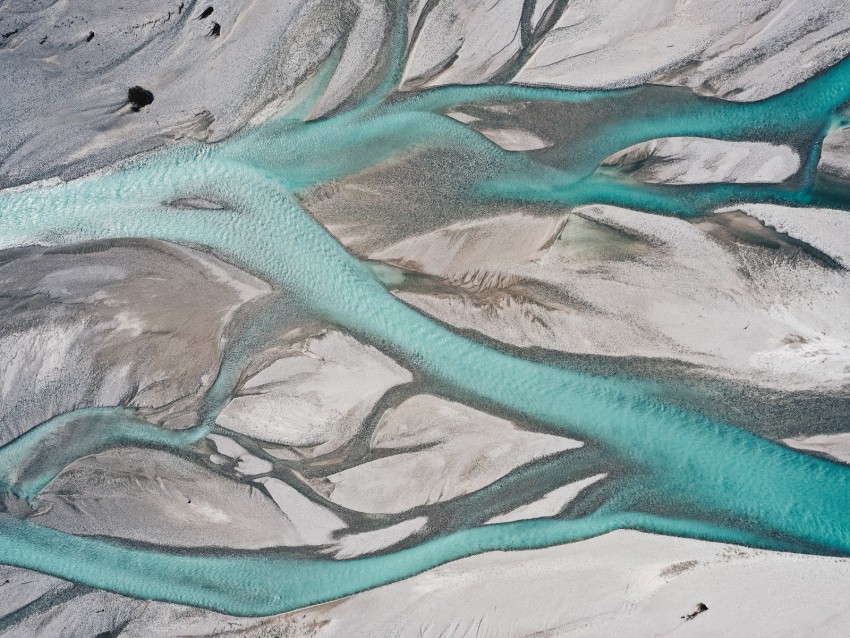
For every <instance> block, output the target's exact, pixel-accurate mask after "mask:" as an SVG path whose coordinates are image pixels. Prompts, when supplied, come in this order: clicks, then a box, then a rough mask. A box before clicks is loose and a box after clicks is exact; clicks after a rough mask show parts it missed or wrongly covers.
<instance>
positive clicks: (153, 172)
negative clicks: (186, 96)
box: [0, 60, 850, 615]
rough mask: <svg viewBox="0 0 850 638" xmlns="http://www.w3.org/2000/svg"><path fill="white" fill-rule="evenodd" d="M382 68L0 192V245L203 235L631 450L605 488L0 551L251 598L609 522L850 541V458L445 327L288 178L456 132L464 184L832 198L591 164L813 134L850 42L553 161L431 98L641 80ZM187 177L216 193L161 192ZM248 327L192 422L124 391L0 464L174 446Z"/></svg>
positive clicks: (833, 546) (541, 542) (447, 100)
mask: <svg viewBox="0 0 850 638" xmlns="http://www.w3.org/2000/svg"><path fill="white" fill-rule="evenodd" d="M393 72H394V71H392V69H391V70H390V74H392V73H393ZM387 86H389V84H386V83H384V84H382V85H381V87H379V88H380V89H381V90H379V91H376V92H375V93H373V94H372V95H370V97H369V98H368V99H367V100H366V101H365V102H364V104H363V105H361V106H360V107H358V108H356V109H354V110H352V111H349V112H348V113H345V114H342V115H338V116H336V117H331V118H327V119H325V120H322V121H319V122H315V123H311V124H304V123H303V122H301V121H300V120H298V119H297V117H295V115H302V114H303V112H304V111H303V110H302V112H301V113H297V112H296V113H295V114H294V115H291V116H290V117H289V118H281V119H279V120H276V121H273V122H269V123H267V124H265V125H263V126H260V127H258V128H256V129H254V130H252V131H249V132H247V133H245V134H242V135H240V136H238V137H236V138H234V139H232V140H230V141H227V142H225V143H222V144H218V145H215V146H202V145H186V146H181V147H175V148H172V149H169V150H166V151H161V152H157V153H153V154H150V155H148V156H145V157H143V158H140V159H139V160H137V161H135V162H132V163H131V164H129V165H128V166H126V167H124V168H123V169H122V170H118V171H115V172H111V173H106V174H102V175H97V176H93V177H89V178H85V179H81V180H78V181H75V182H72V183H69V184H65V185H61V186H55V187H49V188H41V189H34V190H29V191H23V192H9V193H5V194H0V247H11V246H18V245H25V244H31V243H37V242H50V243H59V242H71V241H79V240H94V239H105V238H111V237H145V238H158V239H163V240H168V241H176V242H184V243H190V244H200V245H203V246H208V247H210V248H212V249H214V250H215V251H216V252H217V253H218V254H220V255H223V256H224V257H226V258H227V259H229V260H231V261H232V262H233V263H235V264H238V265H240V266H241V267H243V268H246V269H248V270H250V271H252V272H254V273H256V274H258V275H259V276H261V277H263V278H264V279H266V280H268V281H270V282H274V283H276V284H278V285H279V286H280V287H281V288H282V289H283V290H286V291H288V292H290V293H292V294H293V295H294V296H295V297H296V298H297V299H298V301H299V304H300V305H301V306H302V307H303V308H304V309H305V310H306V311H309V312H312V313H314V314H316V315H319V316H321V317H323V318H325V319H327V320H329V321H332V322H334V323H336V324H338V325H339V326H341V327H343V328H344V329H346V330H348V331H349V332H351V333H352V334H354V335H355V336H356V337H357V338H358V339H361V340H363V341H365V342H368V343H371V344H373V345H375V346H376V347H378V348H380V349H382V350H383V351H385V352H387V353H388V354H390V355H391V356H394V357H397V358H398V359H399V360H401V361H402V362H403V363H404V364H405V365H407V366H409V367H410V368H412V369H414V370H416V371H417V372H418V373H420V374H421V375H423V376H424V377H425V378H428V379H431V380H434V381H436V382H438V383H439V384H440V386H441V387H443V388H446V392H447V394H449V395H450V396H453V397H456V398H458V399H460V400H468V399H470V398H471V399H474V400H475V401H476V402H480V403H483V404H486V405H490V406H492V407H493V408H494V409H500V410H507V411H509V412H512V413H515V414H518V415H521V416H524V417H526V418H529V419H533V420H536V421H539V422H544V423H547V424H549V425H550V426H552V427H554V428H557V429H559V430H561V431H563V432H564V433H565V434H568V435H570V436H574V437H576V438H580V439H582V440H585V441H591V442H595V443H597V444H598V445H599V446H601V448H602V449H603V450H604V451H605V452H606V453H607V454H609V455H610V457H611V458H612V459H613V460H615V461H616V462H618V463H621V464H623V465H624V466H627V467H629V468H630V472H629V473H628V474H626V475H625V476H624V477H623V478H621V479H619V481H620V484H619V488H620V489H619V491H618V492H617V496H616V497H615V498H613V499H611V500H609V501H608V502H607V503H606V504H605V505H604V506H603V507H601V508H600V509H599V510H598V511H596V512H595V513H594V514H592V515H590V516H587V517H585V518H582V519H579V520H538V521H525V522H519V523H511V524H505V525H497V526H486V527H480V528H473V529H466V530H462V531H458V532H455V533H453V534H450V535H447V536H445V537H442V538H438V539H436V540H432V541H429V542H427V543H424V544H422V545H420V546H418V547H415V548H412V549H408V550H404V551H401V552H396V553H393V554H388V555H383V556H378V557H372V558H365V559H358V560H351V561H330V560H306V559H305V560H294V559H292V558H287V557H282V556H281V557H269V556H266V555H264V556H262V557H258V556H253V555H252V554H250V553H239V552H234V553H233V554H232V555H228V556H222V555H216V554H213V553H204V552H200V553H197V554H186V553H182V554H179V555H178V554H174V553H170V552H168V551H165V550H158V549H156V548H139V547H131V546H129V545H122V544H121V543H118V542H114V541H108V540H103V539H94V538H78V537H74V536H71V535H67V534H64V533H61V532H56V531H53V530H48V529H44V528H41V527H38V526H36V525H33V524H32V523H28V522H22V521H19V520H16V519H12V518H9V517H0V563H6V564H13V565H20V566H23V567H29V568H32V569H37V570H40V571H44V572H47V573H51V574H55V575H57V576H61V577H63V578H68V579H70V580H74V581H77V582H81V583H85V584H88V585H92V586H95V587H100V588H104V589H109V590H113V591H117V592H121V593H125V594H129V595H132V596H138V597H143V598H153V599H159V600H169V601H174V602H181V603H189V604H193V605H201V606H206V607H211V608H215V609H219V610H222V611H227V612H230V613H236V614H244V615H259V614H269V613H273V612H278V611H283V610H286V609H292V608H295V607H299V606H303V605H306V604H310V603H315V602H319V601H323V600H328V599H331V598H335V597H338V596H342V595H345V594H348V593H352V592H355V591H359V590H361V589H364V588H368V587H373V586H376V585H379V584H382V583H386V582H389V581H392V580H396V579H399V578H403V577H405V576H409V575H411V574H414V573H417V572H419V571H422V570H424V569H427V568H429V567H432V566H434V565H438V564H440V563H443V562H446V561H449V560H454V559H456V558H459V557H461V556H467V555H470V554H474V553H477V552H481V551H486V550H490V549H497V548H505V549H522V548H532V547H542V546H547V545H551V544H554V543H561V542H567V541H571V540H576V539H580V538H586V537H589V536H594V535H597V534H600V533H603V532H606V531H609V530H611V529H617V528H622V527H628V528H635V529H643V530H647V531H653V532H658V533H663V534H676V535H681V536H691V537H697V538H705V539H711V540H718V541H724V542H734V543H741V544H747V545H753V546H759V547H768V548H773V549H783V550H793V551H810V552H817V553H825V554H839V555H844V554H848V553H850V468H847V467H844V466H841V465H838V464H834V463H830V462H827V461H824V460H820V459H816V458H813V457H809V456H804V455H801V454H799V453H797V452H795V451H792V450H789V449H787V448H784V447H782V446H779V445H776V444H774V443H772V442H770V441H767V440H764V439H761V438H758V437H756V436H753V435H751V434H748V433H746V432H743V431H741V430H739V429H737V428H735V427H734V426H733V425H730V424H724V423H718V422H716V421H713V420H711V419H708V418H706V417H704V416H701V415H699V414H695V413H692V412H688V411H685V410H682V409H679V408H675V407H671V406H669V405H664V404H662V403H660V402H658V401H657V400H655V399H653V398H651V397H649V396H647V395H646V394H645V393H644V391H643V390H642V386H641V385H639V384H636V383H629V382H626V381H618V380H610V379H603V378H597V377H593V376H589V375H586V374H581V373H578V372H574V371H570V370H566V369H562V368H557V367H553V366H547V365H543V364H540V363H534V362H530V361H526V360H523V359H520V358H516V357H512V356H509V355H507V354H504V353H502V352H499V351H496V350H493V349H491V348H488V347H487V346H485V345H482V344H480V343H478V342H475V341H472V340H470V339H467V338H464V337H461V336H459V335H457V334H455V333H453V332H451V331H450V330H448V329H447V328H445V327H443V326H442V325H440V324H438V323H435V322H433V321H431V320H430V319H428V318H427V317H424V316H423V315H421V314H419V313H417V312H416V311H414V310H412V309H410V308H409V307H407V306H405V305H404V304H402V303H400V302H399V301H397V300H396V299H395V298H394V297H393V296H392V295H390V294H389V293H388V292H387V291H386V289H385V288H384V286H383V285H382V284H381V283H380V282H379V281H378V280H377V279H376V278H375V275H374V274H373V272H372V270H371V269H370V268H368V267H367V266H365V265H363V264H361V263H360V262H359V261H358V260H356V259H354V258H353V257H352V256H351V255H349V254H348V253H347V252H346V250H345V249H344V248H343V247H342V246H340V245H339V243H338V242H337V241H336V240H335V239H334V238H333V237H332V236H331V235H329V234H328V233H327V232H326V231H325V230H324V229H323V228H322V227H321V226H320V225H318V224H317V223H316V222H315V221H314V220H313V219H312V218H311V217H310V216H309V215H308V214H306V213H305V212H304V211H303V210H302V209H301V207H300V206H299V204H298V201H297V199H296V198H295V196H294V193H296V192H299V191H304V190H306V189H309V188H310V187H313V186H316V185H319V184H321V183H323V182H326V181H328V180H331V179H334V178H338V177H343V176H347V175H351V174H352V173H354V172H356V171H358V170H362V169H365V168H368V167H370V166H374V165H375V164H377V163H380V162H382V161H384V160H387V159H390V158H393V157H397V156H399V155H401V154H404V153H406V152H409V151H410V150H414V149H423V148H437V149H440V148H463V149H464V150H466V151H469V152H473V153H476V154H480V155H481V156H482V157H485V158H487V159H488V161H489V162H490V163H491V164H492V166H493V167H494V171H493V173H492V174H491V175H488V176H484V177H483V178H482V180H481V181H480V182H479V183H474V182H473V183H470V186H469V188H470V196H471V197H473V196H474V197H504V198H510V199H517V200H523V201H525V200H545V201H553V202H560V203H567V204H578V203H584V202H610V203H616V204H619V205H623V206H628V207H632V208H644V209H648V210H653V211H656V212H664V213H670V214H679V215H693V214H696V213H699V212H701V211H706V210H710V209H711V208H713V207H715V206H718V205H721V204H725V203H729V202H732V201H777V202H783V203H792V204H807V203H822V202H829V203H832V204H835V205H841V202H840V201H838V202H836V201H834V199H831V198H833V197H834V196H833V195H830V196H829V197H827V196H826V195H824V194H821V193H818V192H816V191H813V190H812V189H811V183H812V180H808V179H803V180H802V181H801V188H799V189H797V190H792V189H785V188H781V187H757V188H751V187H742V186H714V187H705V188H680V189H677V188H660V187H659V188H650V187H645V186H639V185H635V184H627V183H625V182H617V181H613V180H611V179H606V178H604V177H600V176H592V175H591V176H588V175H589V174H590V173H591V172H592V170H593V168H594V167H595V166H596V165H597V164H598V162H599V161H600V160H601V159H603V158H604V157H605V156H607V155H608V154H610V153H611V152H613V151H615V150H618V149H619V148H622V147H624V146H628V145H630V144H632V143H635V142H638V141H642V140H645V139H650V138H653V137H660V136H666V135H705V136H712V137H717V138H723V139H781V138H782V137H783V136H790V135H792V134H793V135H796V134H800V135H803V136H804V137H806V136H808V138H810V141H811V144H812V147H813V148H814V149H816V148H817V144H818V136H819V135H820V134H821V133H822V132H824V131H825V130H826V127H827V126H829V124H830V122H831V121H832V117H833V113H834V111H835V109H836V108H837V107H839V106H840V105H841V104H842V103H843V102H845V101H846V100H847V99H848V98H850V60H845V61H844V62H842V63H841V64H839V65H837V66H836V67H834V68H833V69H831V70H830V71H829V72H827V73H825V74H822V75H820V76H818V77H817V78H815V79H813V80H811V81H809V82H808V83H806V84H804V85H802V86H800V87H798V88H796V89H794V90H793V91H790V92H788V93H785V94H783V95H780V96H778V97H776V98H773V99H771V100H766V101H764V102H760V103H755V104H729V103H724V102H720V101H716V100H706V99H699V98H694V97H687V96H686V97H684V98H683V97H682V93H681V92H679V91H674V90H671V91H670V95H671V103H670V104H671V105H670V108H669V109H663V108H659V106H658V104H656V105H655V106H654V108H643V109H635V110H634V112H632V113H630V114H629V115H628V116H623V117H622V118H620V119H619V120H617V121H614V122H611V123H610V124H609V125H608V126H606V127H604V128H600V129H596V130H593V131H591V132H587V133H585V134H584V135H583V136H580V137H578V138H577V139H575V140H574V143H571V144H570V146H569V148H565V149H564V150H563V152H564V153H572V154H575V156H576V157H574V158H572V159H570V161H569V162H565V163H564V164H558V162H554V161H552V157H551V156H550V157H549V158H548V160H547V161H548V164H549V165H544V164H541V163H539V162H536V161H535V160H534V159H533V157H529V156H526V155H522V154H512V153H507V152H505V151H502V150H501V149H499V148H498V147H496V146H494V145H493V144H491V143H490V142H489V141H487V140H486V139H484V138H483V137H481V136H479V135H478V134H477V133H475V132H474V131H471V130H470V129H468V128H467V127H465V126H463V125H461V124H459V123H457V122H455V121H453V120H451V119H449V118H447V117H444V116H442V115H440V114H439V113H436V112H435V111H438V110H440V109H444V108H447V107H449V106H451V105H458V104H465V103H486V102H493V101H507V102H513V101H531V100H536V101H540V100H544V101H553V102H574V103H587V104H591V105H592V104H593V103H594V101H595V100H612V99H613V100H625V101H629V100H634V99H636V97H637V96H638V94H639V91H640V89H637V90H634V91H619V92H611V93H598V92H595V93H574V92H560V91H551V90H539V89H529V88H522V87H454V88H447V89H440V90H437V91H432V92H428V93H426V94H422V95H417V96H413V97H409V98H405V99H396V98H393V99H392V100H390V101H389V102H387V101H386V100H385V99H384V96H383V93H382V92H381V91H384V92H386V88H387ZM375 96H378V98H376V97H375ZM815 152H816V150H815ZM541 161H542V160H541ZM552 164H557V165H569V166H570V168H569V170H562V169H557V168H553V166H552ZM809 165H810V166H809V169H811V162H809ZM804 177H805V176H804ZM438 186H439V185H435V187H438ZM193 196H194V197H204V198H207V199H210V200H213V201H216V202H219V203H221V204H223V205H224V206H225V209H224V210H209V211H198V210H184V209H176V208H173V207H169V206H168V205H167V202H169V201H172V200H174V199H177V198H184V197H193ZM399 214H404V213H403V211H400V212H399ZM275 308H276V306H271V307H270V310H269V311H268V312H271V313H273V312H275ZM262 332H263V331H262V330H259V331H258V332H257V334H255V335H253V336H250V335H249V336H247V337H245V339H244V340H243V342H239V341H237V344H240V343H241V345H238V347H237V346H234V350H233V351H232V352H231V355H232V356H231V357H230V358H228V359H226V361H225V365H224V366H223V369H222V373H221V377H220V379H219V381H218V383H217V385H216V387H215V388H214V390H213V391H212V394H211V397H210V398H209V400H208V401H207V405H206V412H205V414H204V417H203V418H202V419H201V420H200V421H199V423H198V425H197V427H195V428H193V429H192V430H188V431H183V432H164V431H161V430H158V429H156V428H154V427H151V426H149V425H145V424H143V423H142V422H140V421H139V420H138V419H136V418H135V417H134V416H133V415H132V413H128V412H127V411H124V410H84V411H80V412H77V413H73V414H70V415H63V416H60V417H57V418H56V419H53V420H52V421H50V422H48V423H46V424H43V425H42V426H40V427H39V428H37V429H36V430H33V431H32V432H31V433H29V434H28V435H26V436H25V437H22V438H21V439H19V440H18V441H15V442H13V443H10V444H9V445H7V446H5V447H3V448H2V449H0V467H2V472H0V482H2V483H3V485H4V487H5V488H6V489H8V490H11V491H13V492H15V493H16V494H18V495H20V496H22V497H25V498H33V497H35V496H36V495H37V493H38V491H39V490H40V489H41V488H42V487H43V486H44V485H45V484H46V483H47V482H49V480H50V478H51V477H52V476H53V475H55V473H56V472H58V471H60V470H61V469H62V467H64V466H65V465H67V464H68V463H69V462H71V461H72V460H74V459H75V458H79V457H81V456H84V455H86V454H89V453H92V452H94V451H98V450H103V449H107V448H109V447H114V446H119V445H128V444H138V445H154V446H157V447H161V448H165V449H168V448H179V447H181V446H185V445H188V444H190V443H191V442H192V441H195V440H197V439H199V438H200V437H202V436H204V435H205V434H206V433H207V432H208V431H209V429H210V428H211V427H212V423H213V421H214V419H215V415H216V413H217V411H218V410H220V409H221V406H222V405H223V404H224V402H225V400H226V398H227V396H228V393H229V391H230V390H231V388H232V384H233V382H234V380H235V378H236V376H237V374H238V370H239V367H240V363H241V361H242V360H243V357H244V356H245V354H246V353H247V352H249V351H250V349H251V347H252V345H251V344H252V343H254V342H255V341H258V340H260V339H261V336H262ZM240 348H241V349H240Z"/></svg>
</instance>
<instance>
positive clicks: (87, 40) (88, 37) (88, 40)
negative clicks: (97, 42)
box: [86, 31, 94, 42]
mask: <svg viewBox="0 0 850 638" xmlns="http://www.w3.org/2000/svg"><path fill="white" fill-rule="evenodd" d="M92 40H94V31H89V34H88V35H87V36H86V42H91V41H92Z"/></svg>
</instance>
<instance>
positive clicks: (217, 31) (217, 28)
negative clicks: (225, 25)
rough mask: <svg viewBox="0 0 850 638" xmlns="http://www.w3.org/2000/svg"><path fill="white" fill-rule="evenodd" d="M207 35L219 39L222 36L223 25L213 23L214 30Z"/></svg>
mask: <svg viewBox="0 0 850 638" xmlns="http://www.w3.org/2000/svg"><path fill="white" fill-rule="evenodd" d="M207 35H210V36H212V37H214V38H217V37H218V36H219V35H221V25H220V24H219V23H218V22H213V25H212V29H210V32H209V33H208V34H207Z"/></svg>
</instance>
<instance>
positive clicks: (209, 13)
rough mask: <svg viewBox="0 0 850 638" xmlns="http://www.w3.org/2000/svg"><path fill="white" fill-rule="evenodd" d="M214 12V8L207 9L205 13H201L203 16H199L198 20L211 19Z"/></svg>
mask: <svg viewBox="0 0 850 638" xmlns="http://www.w3.org/2000/svg"><path fill="white" fill-rule="evenodd" d="M212 12H213V8H212V7H207V8H206V9H204V11H203V13H201V15H199V16H198V20H203V19H204V18H209V17H210V16H211V15H212Z"/></svg>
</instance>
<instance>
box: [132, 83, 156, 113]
mask: <svg viewBox="0 0 850 638" xmlns="http://www.w3.org/2000/svg"><path fill="white" fill-rule="evenodd" d="M127 101H128V102H130V104H131V105H132V107H131V108H132V110H133V111H135V112H136V113H138V112H139V111H141V110H142V108H143V107H145V106H147V105H148V104H150V103H151V102H153V93H151V92H150V91H148V90H147V89H144V88H142V87H141V86H134V87H132V88H130V89H129V90H128V91H127Z"/></svg>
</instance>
